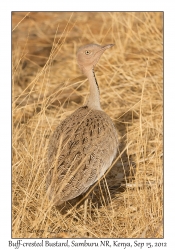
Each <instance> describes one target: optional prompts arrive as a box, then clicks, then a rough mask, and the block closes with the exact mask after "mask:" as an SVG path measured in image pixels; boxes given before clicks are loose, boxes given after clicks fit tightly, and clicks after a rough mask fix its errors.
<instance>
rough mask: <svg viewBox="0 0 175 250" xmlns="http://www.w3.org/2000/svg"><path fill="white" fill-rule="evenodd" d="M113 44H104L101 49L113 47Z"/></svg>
mask: <svg viewBox="0 0 175 250" xmlns="http://www.w3.org/2000/svg"><path fill="white" fill-rule="evenodd" d="M114 45H115V44H107V45H104V46H103V47H102V50H106V49H109V48H111V47H113V46H114Z"/></svg>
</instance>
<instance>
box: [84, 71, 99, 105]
mask: <svg viewBox="0 0 175 250" xmlns="http://www.w3.org/2000/svg"><path fill="white" fill-rule="evenodd" d="M86 76H87V78H88V80H89V84H90V93H89V96H88V99H87V102H86V105H87V106H88V107H89V108H92V109H97V110H101V106H100V91H99V86H98V83H97V79H96V77H95V73H94V70H93V69H91V70H90V71H88V72H87V73H86Z"/></svg>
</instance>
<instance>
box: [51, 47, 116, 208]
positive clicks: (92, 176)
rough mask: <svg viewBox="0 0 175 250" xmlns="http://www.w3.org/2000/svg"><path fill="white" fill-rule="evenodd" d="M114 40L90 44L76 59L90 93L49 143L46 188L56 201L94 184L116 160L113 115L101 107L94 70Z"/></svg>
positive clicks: (57, 202) (58, 201) (67, 198)
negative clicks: (85, 77)
mask: <svg viewBox="0 0 175 250" xmlns="http://www.w3.org/2000/svg"><path fill="white" fill-rule="evenodd" d="M112 46H113V44H108V45H105V46H100V45H97V44H89V45H85V46H82V47H80V48H79V49H78V51H77V62H78V65H79V67H80V69H81V70H82V72H83V73H84V75H86V76H87V78H88V80H89V84H90V93H89V97H88V99H87V102H86V104H85V105H84V106H82V107H80V108H78V109H77V110H76V111H75V112H73V113H72V114H71V115H70V116H68V117H67V118H66V119H65V120H63V121H62V122H61V123H60V124H59V126H58V127H57V128H56V129H55V131H54V133H53V134H52V136H51V138H50V140H49V144H48V162H47V163H48V164H47V189H48V194H49V197H50V199H52V201H53V203H54V205H60V204H62V203H63V202H65V201H68V200H71V199H73V198H75V197H77V196H79V195H80V194H82V193H84V192H85V191H87V189H88V188H89V187H90V186H91V185H92V184H94V183H95V182H96V181H97V180H98V179H100V178H101V177H102V175H103V174H104V173H105V172H106V170H107V169H108V168H109V167H110V165H111V163H112V161H113V160H114V158H115V156H116V153H117V148H118V135H117V131H116V129H115V127H114V125H113V122H112V120H111V119H110V117H109V116H108V115H107V114H106V113H105V112H104V111H102V109H101V106H100V93H99V87H98V83H97V80H96V77H95V74H94V66H95V65H96V64H97V62H98V60H99V58H100V57H101V55H102V54H103V52H104V51H105V50H106V49H108V48H111V47H112Z"/></svg>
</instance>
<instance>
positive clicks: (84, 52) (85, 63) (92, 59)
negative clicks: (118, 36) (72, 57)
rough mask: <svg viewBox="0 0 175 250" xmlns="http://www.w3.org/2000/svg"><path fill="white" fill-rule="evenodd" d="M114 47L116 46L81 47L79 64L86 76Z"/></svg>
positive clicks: (78, 54) (95, 45) (78, 55)
mask: <svg viewBox="0 0 175 250" xmlns="http://www.w3.org/2000/svg"><path fill="white" fill-rule="evenodd" d="M113 45H114V44H108V45H105V46H101V45H98V44H88V45H84V46H82V47H80V48H79V49H78V51H77V63H78V65H79V67H80V69H81V70H82V72H83V73H84V74H85V75H86V74H87V72H88V71H89V70H92V69H93V67H94V66H95V65H96V64H97V62H98V60H99V59H100V57H101V55H102V54H103V52H104V51H105V50H106V49H108V48H111V47H112V46H113Z"/></svg>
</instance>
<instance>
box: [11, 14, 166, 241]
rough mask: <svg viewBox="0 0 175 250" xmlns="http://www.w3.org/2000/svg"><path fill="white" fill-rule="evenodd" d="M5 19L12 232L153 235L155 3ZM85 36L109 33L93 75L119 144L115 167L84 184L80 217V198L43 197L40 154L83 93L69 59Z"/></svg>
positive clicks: (158, 98)
mask: <svg viewBox="0 0 175 250" xmlns="http://www.w3.org/2000/svg"><path fill="white" fill-rule="evenodd" d="M12 29H13V31H12V107H13V141H12V143H13V168H12V170H13V173H12V237H15V238H47V237H48V238H58V237H72V238H74V237H75V238H84V237H91V238H106V237H107V238H110V237H113V238H162V237H163V223H162V217H163V202H162V199H163V187H162V185H163V159H162V158H163V153H162V151H163V146H162V144H163V143H162V140H163V139H162V137H163V108H162V106H163V63H162V60H163V30H162V29H163V15H162V13H158V12H157V13H151V12H150V13H148V12H142V13H139V12H138V13H134V12H128V13H122V12H119V13H117V12H109V13H108V12H95V13H91V12H83V13H81V12H77V13H71V12H52V13H51V12H35V13H22V12H14V13H13V15H12ZM86 43H98V44H107V43H115V46H114V47H113V48H112V49H110V50H107V51H106V52H105V53H104V55H103V56H102V58H101V59H100V61H99V63H98V65H97V67H96V76H97V79H98V82H99V86H100V91H101V105H102V108H103V109H104V111H105V112H106V113H107V114H109V116H110V117H111V118H112V119H113V121H114V123H115V125H116V127H117V128H118V130H119V131H120V135H121V151H122V150H123V151H122V152H121V154H119V156H118V164H120V165H121V166H122V167H121V166H120V168H118V165H116V164H115V165H114V166H113V168H112V169H111V171H109V173H108V174H107V175H106V178H104V179H103V180H102V181H101V182H100V184H99V183H98V185H96V187H95V188H93V191H92V192H91V196H90V197H91V199H90V202H89V205H88V210H87V221H86V223H84V216H85V212H86V211H85V210H84V208H83V206H82V205H81V203H80V204H79V205H77V206H76V204H77V203H76V202H74V205H72V203H71V202H70V204H68V205H69V208H68V209H66V208H62V209H60V208H57V207H52V206H51V205H50V202H49V200H48V199H47V195H46V190H45V173H44V164H45V153H46V148H47V143H48V138H49V135H50V134H51V132H52V131H53V130H54V128H55V127H56V126H57V124H59V122H60V121H61V120H63V119H64V118H65V117H66V116H68V115H69V114H71V112H73V111H74V110H75V109H76V108H78V107H80V106H81V105H82V104H83V100H84V98H85V97H86V95H87V93H88V84H87V81H86V79H85V77H84V76H82V75H81V72H80V71H79V69H78V67H77V64H76V60H75V52H76V50H77V48H78V47H79V46H81V45H83V44H86ZM104 143H105V142H104ZM128 159H130V160H132V162H133V164H130V168H131V169H130V170H133V171H130V172H129V171H128V172H127V173H126V176H125V177H124V179H123V180H122V188H121V187H120V188H119V187H118V184H119V183H120V182H121V179H122V173H121V172H122V171H124V170H125V168H124V167H123V166H124V164H123V163H125V164H127V162H128V161H129V160H128ZM131 172H132V175H133V173H134V176H132V178H131V177H130V176H128V173H130V174H131ZM68 205H66V206H68ZM71 207H72V208H71Z"/></svg>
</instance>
